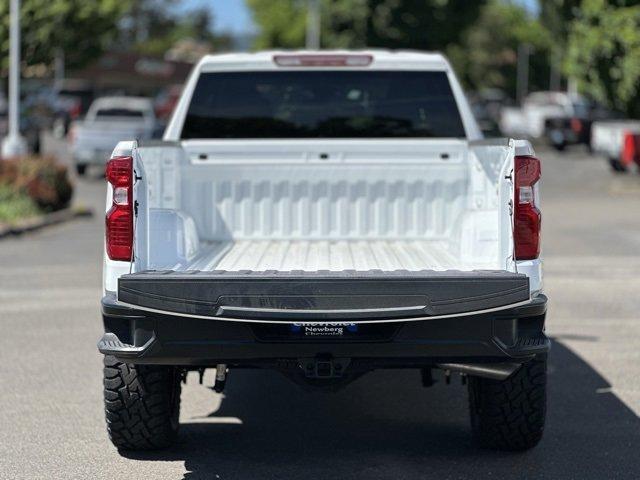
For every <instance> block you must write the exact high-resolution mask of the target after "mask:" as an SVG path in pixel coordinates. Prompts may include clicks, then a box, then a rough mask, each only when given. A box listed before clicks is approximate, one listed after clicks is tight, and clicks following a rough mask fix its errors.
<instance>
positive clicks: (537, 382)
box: [469, 356, 547, 451]
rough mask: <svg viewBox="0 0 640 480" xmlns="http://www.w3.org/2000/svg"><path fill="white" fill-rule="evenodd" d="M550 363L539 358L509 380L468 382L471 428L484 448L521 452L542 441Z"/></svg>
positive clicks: (478, 379)
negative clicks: (548, 365)
mask: <svg viewBox="0 0 640 480" xmlns="http://www.w3.org/2000/svg"><path fill="white" fill-rule="evenodd" d="M546 390H547V359H546V356H544V357H542V356H541V357H537V358H535V359H534V360H532V361H530V362H528V363H526V364H524V365H522V367H520V369H519V370H518V371H517V372H515V373H514V374H513V375H511V376H510V377H509V378H507V379H506V380H490V379H486V378H478V377H471V378H469V407H470V411H471V428H472V431H473V436H474V439H475V440H476V442H477V443H478V444H479V445H480V446H481V447H484V448H491V449H495V450H508V451H519V450H528V449H530V448H532V447H535V446H536V445H537V444H538V442H539V441H540V439H541V438H542V432H543V430H544V422H545V414H546V401H547V398H546V397H547V392H546Z"/></svg>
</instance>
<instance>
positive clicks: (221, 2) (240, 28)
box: [184, 0, 537, 34]
mask: <svg viewBox="0 0 640 480" xmlns="http://www.w3.org/2000/svg"><path fill="white" fill-rule="evenodd" d="M516 2H518V3H521V4H523V5H525V6H526V7H527V8H528V9H530V10H531V11H535V10H537V0H516ZM184 6H185V9H186V10H190V9H193V8H198V7H209V8H211V10H212V11H213V14H214V16H215V25H214V27H215V28H216V29H218V30H220V31H225V32H231V33H235V34H242V33H248V32H253V31H255V25H254V24H253V22H252V21H251V14H250V12H249V10H248V8H247V5H246V3H245V1H244V0H187V1H186V2H185V5H184Z"/></svg>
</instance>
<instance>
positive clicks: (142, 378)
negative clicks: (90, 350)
mask: <svg viewBox="0 0 640 480" xmlns="http://www.w3.org/2000/svg"><path fill="white" fill-rule="evenodd" d="M104 405H105V414H106V419H107V430H108V432H109V438H110V439H111V442H112V443H113V444H114V445H115V446H116V447H117V448H118V449H122V450H155V449H159V448H165V447H168V446H169V445H171V444H172V443H173V442H174V440H175V439H176V436H177V434H178V418H179V414H180V374H179V371H178V369H176V368H175V367H166V366H156V365H132V364H128V363H123V362H120V361H118V360H116V359H115V358H114V357H112V356H110V355H106V356H105V357H104Z"/></svg>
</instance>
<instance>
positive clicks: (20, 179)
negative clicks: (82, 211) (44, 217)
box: [0, 156, 73, 211]
mask: <svg viewBox="0 0 640 480" xmlns="http://www.w3.org/2000/svg"><path fill="white" fill-rule="evenodd" d="M0 186H3V188H4V189H8V190H10V191H12V192H13V196H14V198H18V197H20V196H21V195H27V196H28V197H29V198H30V199H31V200H32V201H33V203H35V205H37V206H38V207H39V208H40V209H41V210H44V211H54V210H60V209H61V208H65V207H66V206H68V205H69V202H70V201H71V196H72V194H73V187H72V185H71V182H70V181H69V177H68V175H67V168H66V167H64V166H62V165H60V164H58V163H56V161H55V159H54V158H53V157H35V156H33V157H23V158H19V159H12V160H2V161H0ZM0 201H1V200H0Z"/></svg>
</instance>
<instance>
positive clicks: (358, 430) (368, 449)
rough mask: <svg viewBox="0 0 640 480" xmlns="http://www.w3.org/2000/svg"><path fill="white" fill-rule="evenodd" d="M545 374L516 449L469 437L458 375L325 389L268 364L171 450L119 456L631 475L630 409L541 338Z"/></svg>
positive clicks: (639, 427)
mask: <svg viewBox="0 0 640 480" xmlns="http://www.w3.org/2000/svg"><path fill="white" fill-rule="evenodd" d="M549 373H550V375H549V413H548V417H547V418H548V421H547V430H546V433H545V437H544V438H543V440H542V442H541V444H540V445H539V446H538V447H537V448H535V449H533V450H532V451H529V452H526V453H516V454H510V453H495V452H490V451H484V450H480V449H478V448H477V447H475V446H474V445H473V444H472V442H471V438H470V432H469V416H468V411H467V394H466V387H464V386H462V385H461V384H460V381H459V378H455V377H454V378H453V381H452V384H451V385H449V386H446V385H444V382H443V381H442V379H441V377H440V378H439V382H438V384H436V385H435V386H434V387H433V388H430V389H425V388H423V387H422V386H421V383H420V376H419V373H418V372H417V371H404V370H396V371H394V370H386V371H380V372H374V373H371V374H368V375H366V376H364V377H363V378H361V379H360V380H358V381H356V382H355V383H353V384H351V385H350V386H348V387H347V388H345V389H343V390H340V391H339V392H336V393H324V392H322V393H317V392H315V393H314V392H307V391H305V390H303V389H301V388H300V387H299V386H297V385H295V384H293V383H291V382H289V381H288V380H287V379H285V378H284V377H282V376H280V375H279V374H278V373H276V372H269V371H233V372H232V373H231V375H230V378H229V384H228V385H227V390H226V392H225V394H226V398H224V400H223V401H222V405H221V406H220V408H219V409H218V410H217V411H216V412H214V413H211V414H210V415H209V417H208V418H206V419H203V420H201V421H199V420H198V419H187V422H190V423H186V424H183V425H182V426H181V434H180V440H179V442H178V444H177V445H176V446H175V447H174V448H172V449H169V450H166V451H164V452H158V453H148V454H127V456H128V457H129V458H133V459H138V460H144V461H167V460H174V461H175V460H183V461H184V462H185V469H186V470H187V472H188V473H186V474H185V476H184V478H188V479H190V480H196V479H198V480H199V479H211V478H213V479H216V478H220V479H236V478H237V479H258V478H294V479H302V478H304V479H305V480H308V479H314V478H319V479H328V478H336V479H349V478H353V479H356V478H366V479H368V480H369V479H376V478H394V477H395V478H403V479H404V478H430V477H432V478H437V479H444V478H456V479H464V478H470V479H471V478H473V479H475V478H487V477H489V476H491V477H495V478H519V479H524V478H526V479H532V478H549V479H564V478H580V479H598V480H600V479H603V478H612V479H613V478H615V479H623V478H629V479H631V478H633V479H637V478H638V477H639V475H640V455H638V448H640V419H639V418H638V416H637V415H636V414H635V413H634V412H633V411H632V410H630V409H629V408H628V407H627V406H626V405H625V404H623V403H622V402H621V401H620V400H619V399H618V397H616V396H615V395H614V394H613V393H611V392H610V391H609V389H608V387H609V385H608V384H607V383H606V381H605V380H604V379H603V378H602V377H601V376H600V375H598V373H596V372H595V370H593V369H592V368H591V367H590V366H589V365H588V364H587V363H585V362H584V361H583V360H581V359H580V358H579V357H578V356H576V355H575V354H574V353H573V352H572V351H570V350H569V349H568V348H567V347H565V346H563V345H562V344H561V343H554V345H553V348H552V352H551V354H550V366H549ZM229 418H231V419H234V418H237V419H239V421H238V420H235V423H229ZM192 422H195V423H192ZM224 422H227V423H224ZM240 422H242V423H240Z"/></svg>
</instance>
